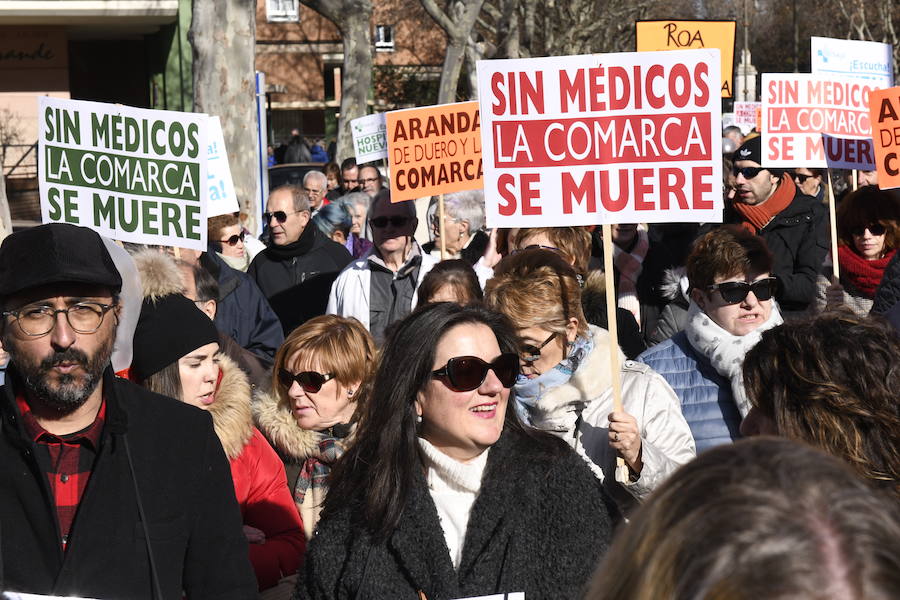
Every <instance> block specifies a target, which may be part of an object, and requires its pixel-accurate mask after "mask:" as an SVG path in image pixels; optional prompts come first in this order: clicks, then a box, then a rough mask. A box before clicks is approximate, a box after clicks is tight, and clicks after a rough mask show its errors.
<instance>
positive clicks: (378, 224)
mask: <svg viewBox="0 0 900 600" xmlns="http://www.w3.org/2000/svg"><path fill="white" fill-rule="evenodd" d="M369 223H371V224H372V227H375V228H376V229H382V228H384V227H387V226H388V223H390V225H391V227H396V228H400V227H405V226H406V224H407V223H409V217H375V218H374V219H372V220H370V221H369Z"/></svg>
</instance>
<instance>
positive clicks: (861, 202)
mask: <svg viewBox="0 0 900 600" xmlns="http://www.w3.org/2000/svg"><path fill="white" fill-rule="evenodd" d="M837 230H838V238H839V240H838V264H839V265H840V281H839V282H838V283H836V284H832V282H831V279H832V272H831V271H832V270H831V265H830V264H828V265H827V266H826V268H825V270H824V271H823V272H822V273H821V274H820V275H819V279H818V288H817V289H818V291H817V295H816V302H815V309H816V311H815V312H817V313H820V312H822V311H826V310H834V309H836V308H838V307H839V306H846V307H847V308H849V309H850V310H852V311H853V312H854V313H856V314H857V315H859V316H861V317H864V316H866V315H868V314H869V311H870V310H871V309H872V305H873V303H874V302H875V291H876V290H877V289H878V286H879V284H881V280H882V279H883V278H884V275H885V270H886V269H887V267H888V264H889V263H890V262H891V259H892V258H894V254H895V253H896V251H897V248H898V247H900V201H898V199H897V197H896V196H895V195H893V194H892V193H889V192H887V191H882V190H880V189H878V187H876V186H874V185H867V186H864V187H861V188H859V189H858V190H856V191H855V192H851V193H850V194H848V195H847V197H846V198H844V200H843V201H842V202H841V204H840V206H838V209H837Z"/></svg>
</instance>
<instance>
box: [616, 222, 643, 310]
mask: <svg viewBox="0 0 900 600" xmlns="http://www.w3.org/2000/svg"><path fill="white" fill-rule="evenodd" d="M649 248H650V241H649V239H648V238H647V230H646V229H643V228H641V227H638V230H637V240H636V241H635V244H634V248H632V249H631V251H630V252H628V251H626V250H622V249H621V248H619V247H618V246H617V245H615V244H613V264H615V265H616V269H618V271H619V289H618V295H617V298H618V306H619V308H624V309H625V310H627V311H629V312H630V313H631V314H633V315H634V320H635V321H637V322H638V326H640V323H641V304H640V302H638V297H637V280H638V277H640V276H641V271H642V270H643V268H644V258H646V257H647V250H648V249H649Z"/></svg>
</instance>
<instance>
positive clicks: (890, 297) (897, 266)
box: [871, 252, 900, 315]
mask: <svg viewBox="0 0 900 600" xmlns="http://www.w3.org/2000/svg"><path fill="white" fill-rule="evenodd" d="M898 302H900V252H897V253H896V254H894V258H892V259H891V262H889V263H888V266H887V268H886V269H885V270H884V275H883V276H882V277H881V283H879V284H878V289H877V290H875V303H874V304H873V305H872V310H871V314H873V315H884V314H887V313H888V311H890V310H891V308H892V307H893V306H895V305H896V304H897V303H898ZM895 314H896V313H895Z"/></svg>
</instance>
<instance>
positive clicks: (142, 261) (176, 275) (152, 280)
mask: <svg viewBox="0 0 900 600" xmlns="http://www.w3.org/2000/svg"><path fill="white" fill-rule="evenodd" d="M132 259H134V265H135V267H137V270H138V273H139V274H140V276H141V287H142V288H143V292H144V298H145V299H147V300H151V301H154V302H155V301H156V300H158V299H160V298H162V297H163V296H168V295H169V294H183V293H184V282H183V281H182V279H181V271H180V269H179V268H178V265H177V264H176V263H175V259H173V258H172V257H171V256H169V255H168V254H164V253H162V252H158V251H156V250H141V251H140V252H135V253H134V254H133V255H132Z"/></svg>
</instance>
